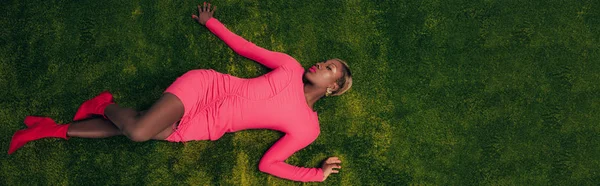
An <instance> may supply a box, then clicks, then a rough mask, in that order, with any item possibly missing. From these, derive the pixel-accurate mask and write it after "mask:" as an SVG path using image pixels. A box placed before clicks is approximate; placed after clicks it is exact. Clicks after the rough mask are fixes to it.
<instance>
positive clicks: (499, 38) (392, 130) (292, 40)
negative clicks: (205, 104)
mask: <svg viewBox="0 0 600 186" xmlns="http://www.w3.org/2000/svg"><path fill="white" fill-rule="evenodd" d="M197 3H199V1H183V0H172V1H168V0H161V1H140V0H129V1H115V0H103V1H92V0H82V1H53V0H44V1H38V0H27V1H17V0H4V1H1V2H0V12H2V13H1V14H2V16H1V17H0V24H1V25H2V26H1V27H0V90H1V91H0V119H1V120H0V135H1V136H2V138H1V140H0V146H1V147H2V150H3V152H4V153H5V154H4V155H0V162H1V166H0V185H31V184H43V183H49V184H51V185H57V184H65V185H66V184H76V185H80V184H85V185H88V184H89V185H112V184H144V185H171V184H176V185H187V184H193V185H196V184H197V185H217V184H218V185H221V184H222V185H263V184H265V183H268V184H270V185H297V184H298V183H297V182H292V181H288V180H283V179H279V178H277V177H274V176H271V175H268V174H265V173H262V172H260V171H259V170H258V162H259V160H260V158H261V157H262V155H263V153H264V152H265V151H266V150H267V149H268V148H269V147H270V146H271V145H272V144H273V143H274V142H275V141H276V140H277V139H278V138H279V137H281V136H282V133H279V132H276V131H270V130H247V131H241V132H236V133H229V134H226V135H225V136H223V137H222V138H221V139H220V140H218V141H214V142H211V141H195V142H190V143H188V144H187V145H183V144H180V143H169V142H165V141H149V142H144V143H135V142H131V141H130V140H128V139H127V138H126V137H124V136H119V137H112V138H106V139H82V138H71V139H70V140H68V141H65V140H62V139H43V140H38V141H34V142H30V143H29V144H27V145H25V146H24V147H23V148H21V149H20V150H18V151H17V152H16V153H15V154H13V155H11V156H8V155H7V154H6V151H8V146H9V143H10V139H11V136H12V135H13V133H14V132H15V131H17V130H19V129H23V128H25V125H24V124H23V119H24V118H25V116H27V115H41V116H48V117H52V118H54V119H55V120H56V121H57V122H60V123H68V122H71V120H70V119H71V118H72V117H73V115H74V114H75V111H76V109H77V107H78V106H79V104H81V103H82V102H83V101H84V100H87V99H89V98H91V97H93V96H95V95H96V94H98V93H99V92H101V91H102V90H110V91H111V92H112V93H113V94H114V95H115V100H116V101H117V102H118V103H120V104H121V105H124V106H127V107H131V108H135V109H139V110H143V109H147V108H148V107H149V106H150V105H151V104H152V103H153V102H154V101H155V100H157V99H158V98H159V96H160V95H161V93H162V92H163V91H164V89H165V88H167V87H168V86H169V85H170V84H171V83H172V82H173V81H174V80H175V79H176V78H177V77H178V76H180V75H182V74H183V73H185V72H186V71H188V70H192V69H199V68H211V69H215V70H216V71H219V72H223V73H229V74H232V75H235V76H239V77H256V76H259V75H261V74H264V73H266V72H268V69H267V68H266V67H263V66H261V65H260V64H258V63H255V62H253V61H251V60H248V59H245V58H243V57H241V56H239V55H237V54H235V53H234V52H233V51H232V50H230V49H229V48H228V47H227V46H226V45H225V44H224V43H223V42H221V41H220V40H219V39H218V38H217V37H216V36H214V35H213V34H212V33H210V32H209V31H208V30H207V29H206V28H205V27H203V26H201V25H198V24H197V23H195V22H194V21H193V20H192V19H191V14H192V13H194V12H195V11H196V10H195V5H196V4H197ZM213 4H215V5H217V6H218V9H217V12H216V13H215V17H216V18H217V19H219V20H220V21H221V22H223V23H224V24H225V25H226V26H227V27H228V28H229V29H230V30H231V31H233V32H234V33H237V34H239V35H241V36H242V37H244V38H246V39H248V40H249V41H252V42H254V43H256V44H257V45H259V46H262V47H264V48H267V49H271V50H275V51H280V52H284V53H287V54H289V55H291V56H293V57H294V58H296V59H297V60H298V61H299V62H300V63H302V65H303V66H305V67H308V66H311V65H312V64H314V63H315V62H318V61H322V60H325V59H330V58H341V59H343V60H346V61H347V62H348V63H349V65H350V67H351V69H352V72H353V75H354V78H353V79H354V86H353V88H352V90H350V91H349V92H347V93H346V94H344V95H343V96H340V97H334V98H326V99H324V100H321V101H319V102H318V103H317V105H316V106H315V107H316V108H315V109H316V110H317V111H318V113H319V118H320V124H321V135H320V136H319V138H318V139H317V140H316V141H315V142H313V143H312V144H311V145H309V146H308V147H307V148H305V149H303V150H301V151H299V152H297V153H296V154H294V155H293V156H292V157H290V158H289V159H288V160H287V162H288V163H290V164H293V165H298V166H305V167H317V166H320V162H321V161H322V160H324V159H325V158H327V157H329V156H339V157H340V158H341V159H342V161H343V163H342V166H343V168H342V169H341V171H340V173H339V174H334V175H332V176H330V177H329V178H328V180H327V181H326V182H325V183H324V184H323V185H325V184H327V185H408V184H417V185H594V184H598V183H600V137H599V136H600V83H599V82H600V11H599V10H600V1H597V0H582V1H566V0H564V1H553V0H550V1H547V0H532V1H517V0H503V1H500V0H479V1H466V0H454V1H441V0H427V1H414V0H390V1H382V0H378V1H369V0H363V1H358V0H352V1H337V0H336V1H317V0H306V1H284V0H273V1H271V0H269V1H249V0H246V1H240V0H228V1H215V2H213ZM307 185H319V183H308V184H307Z"/></svg>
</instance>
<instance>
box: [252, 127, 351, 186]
mask: <svg viewBox="0 0 600 186" xmlns="http://www.w3.org/2000/svg"><path fill="white" fill-rule="evenodd" d="M311 136H313V137H311ZM316 136H318V133H316V135H309V134H307V133H304V134H301V135H298V134H295V135H294V134H289V133H288V134H286V135H285V136H283V137H282V138H281V139H279V140H278V141H277V142H276V143H275V144H273V146H272V147H271V148H269V150H267V152H266V153H265V155H264V156H263V157H262V159H261V160H260V163H259V165H258V169H260V171H262V172H266V173H269V174H271V175H274V176H277V177H280V178H285V179H289V180H294V181H302V182H309V181H313V182H321V181H325V180H326V179H327V177H329V175H330V174H331V173H338V172H339V170H335V169H340V168H342V167H341V166H340V164H341V163H342V161H341V160H340V159H339V158H338V157H330V158H328V159H327V160H325V161H324V162H323V164H322V166H321V168H305V167H297V166H293V165H290V164H287V163H285V160H286V159H287V158H289V157H290V156H291V155H292V154H294V153H295V152H297V151H299V150H300V149H302V148H304V147H306V146H308V145H309V144H310V143H312V142H313V141H314V139H316ZM334 168H335V169H334Z"/></svg>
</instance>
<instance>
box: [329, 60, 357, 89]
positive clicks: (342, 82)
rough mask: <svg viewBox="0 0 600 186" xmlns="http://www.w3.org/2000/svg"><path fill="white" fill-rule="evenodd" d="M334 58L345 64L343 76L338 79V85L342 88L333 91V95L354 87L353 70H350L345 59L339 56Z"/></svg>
mask: <svg viewBox="0 0 600 186" xmlns="http://www.w3.org/2000/svg"><path fill="white" fill-rule="evenodd" d="M333 60H337V61H339V62H340V63H342V65H343V66H344V67H342V69H343V70H342V77H341V78H340V79H338V80H337V83H338V86H339V87H340V88H338V90H336V91H334V92H332V93H331V96H339V95H342V94H343V93H344V92H346V91H348V90H350V87H352V72H350V67H349V66H348V63H346V62H345V61H343V60H341V59H338V58H335V59H333Z"/></svg>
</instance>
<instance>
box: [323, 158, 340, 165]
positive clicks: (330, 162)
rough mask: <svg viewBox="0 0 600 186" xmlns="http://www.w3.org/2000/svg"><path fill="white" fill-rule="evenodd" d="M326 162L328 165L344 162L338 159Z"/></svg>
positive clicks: (330, 159)
mask: <svg viewBox="0 0 600 186" xmlns="http://www.w3.org/2000/svg"><path fill="white" fill-rule="evenodd" d="M325 162H326V163H327V164H332V163H342V161H341V160H340V159H339V158H338V157H331V158H329V159H327V161H325Z"/></svg>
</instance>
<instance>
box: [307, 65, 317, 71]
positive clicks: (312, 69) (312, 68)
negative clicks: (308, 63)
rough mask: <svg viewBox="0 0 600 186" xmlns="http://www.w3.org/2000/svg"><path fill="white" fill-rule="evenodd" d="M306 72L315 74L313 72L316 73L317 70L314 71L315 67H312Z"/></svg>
mask: <svg viewBox="0 0 600 186" xmlns="http://www.w3.org/2000/svg"><path fill="white" fill-rule="evenodd" d="M308 71H310V72H315V71H317V70H316V68H315V66H312V67H310V68H309V69H308Z"/></svg>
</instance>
